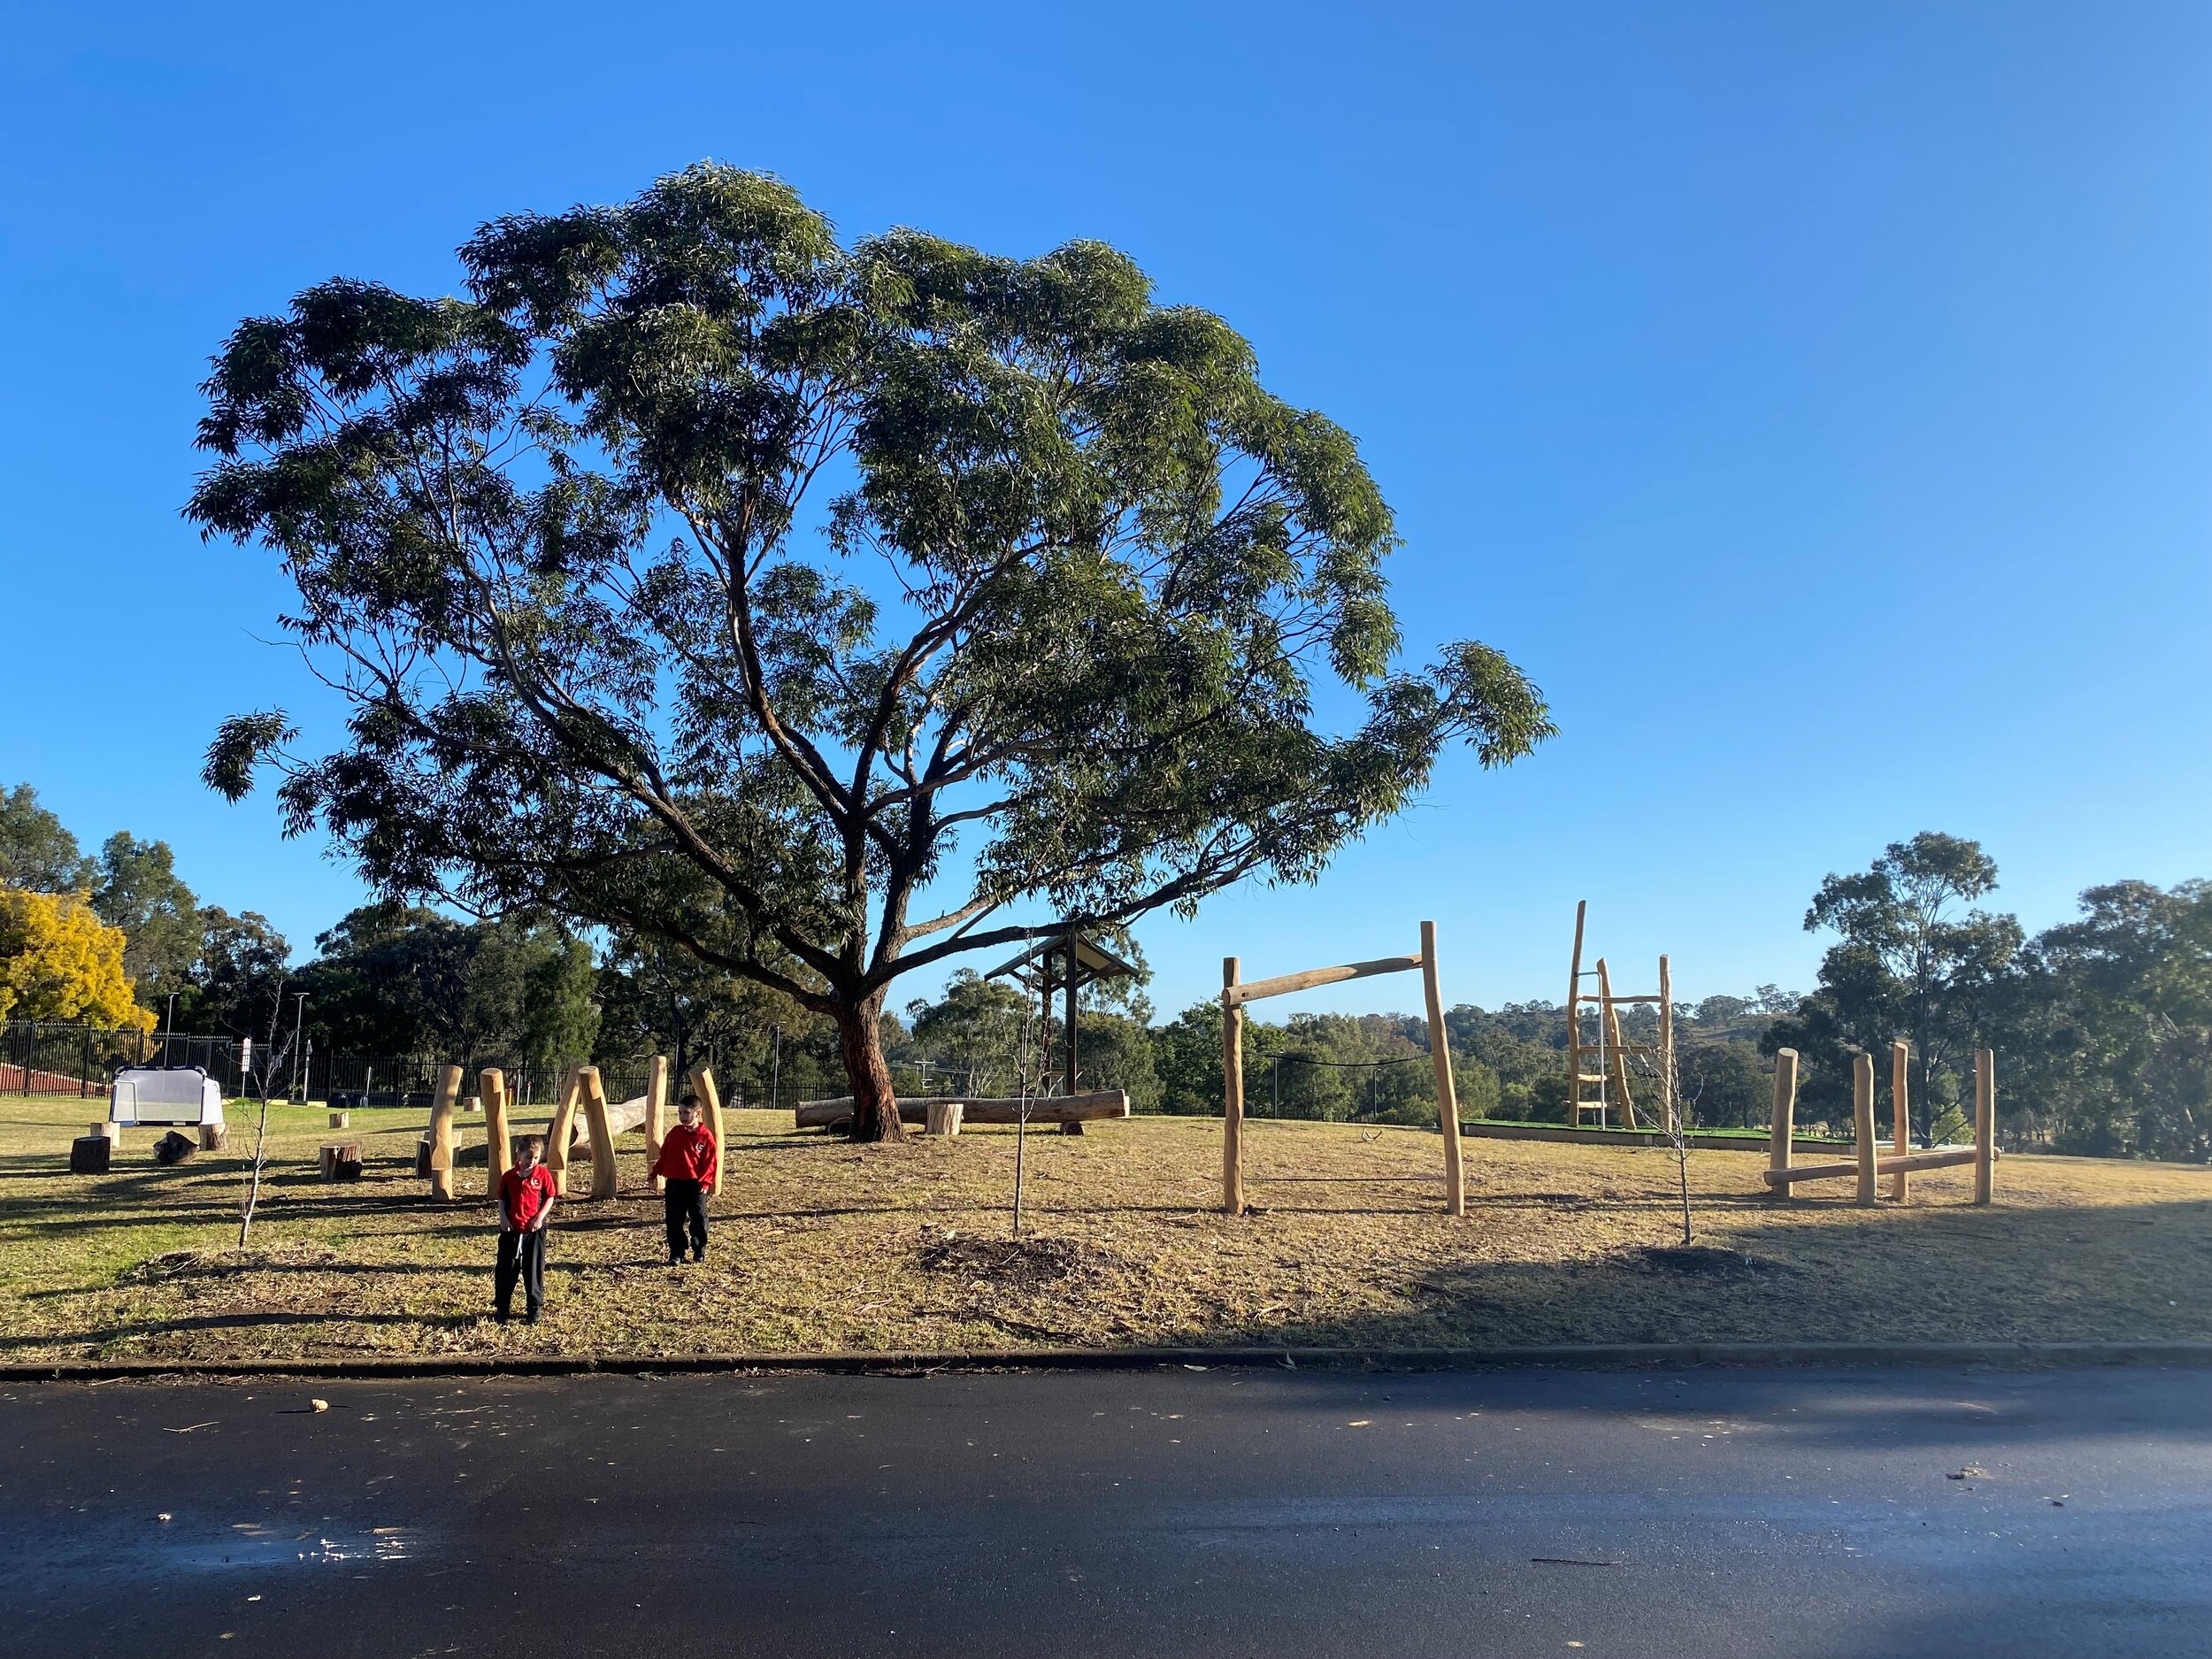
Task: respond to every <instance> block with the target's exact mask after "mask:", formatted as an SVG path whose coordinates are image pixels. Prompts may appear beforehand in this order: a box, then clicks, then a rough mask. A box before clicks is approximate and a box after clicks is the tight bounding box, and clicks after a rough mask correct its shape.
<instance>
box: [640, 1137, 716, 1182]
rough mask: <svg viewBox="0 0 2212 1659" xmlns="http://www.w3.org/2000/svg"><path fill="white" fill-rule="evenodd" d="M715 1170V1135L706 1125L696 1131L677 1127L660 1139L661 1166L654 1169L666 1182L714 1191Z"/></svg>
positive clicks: (657, 1165) (658, 1165) (659, 1164)
mask: <svg viewBox="0 0 2212 1659" xmlns="http://www.w3.org/2000/svg"><path fill="white" fill-rule="evenodd" d="M716 1167H717V1158H716V1154H715V1146H714V1132H713V1131H712V1130H710V1129H709V1128H708V1127H707V1126H706V1125H704V1124H701V1125H699V1126H698V1127H697V1128H695V1129H693V1128H687V1127H686V1126H685V1125H682V1124H678V1125H676V1126H675V1127H674V1128H672V1129H671V1130H670V1131H669V1132H668V1133H666V1134H664V1135H663V1136H662V1137H661V1156H660V1162H659V1163H657V1164H654V1165H653V1173H654V1174H656V1175H658V1176H660V1177H662V1178H663V1179H666V1180H672V1181H696V1182H698V1183H699V1185H700V1186H702V1187H711V1186H713V1185H714V1172H715V1169H716Z"/></svg>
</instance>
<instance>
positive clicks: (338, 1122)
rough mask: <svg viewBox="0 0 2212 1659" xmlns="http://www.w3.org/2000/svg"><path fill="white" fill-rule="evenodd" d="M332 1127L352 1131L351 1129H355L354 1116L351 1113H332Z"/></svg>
mask: <svg viewBox="0 0 2212 1659" xmlns="http://www.w3.org/2000/svg"><path fill="white" fill-rule="evenodd" d="M330 1126H331V1127H332V1128H333V1129H350V1128H352V1127H353V1114H352V1113H351V1112H333V1113H331V1114H330Z"/></svg>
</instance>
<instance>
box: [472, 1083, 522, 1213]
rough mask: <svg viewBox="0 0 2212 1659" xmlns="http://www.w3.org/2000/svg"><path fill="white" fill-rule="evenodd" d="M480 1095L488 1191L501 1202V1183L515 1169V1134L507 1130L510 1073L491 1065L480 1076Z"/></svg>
mask: <svg viewBox="0 0 2212 1659" xmlns="http://www.w3.org/2000/svg"><path fill="white" fill-rule="evenodd" d="M476 1093H477V1094H478V1095H479V1096H480V1098H481V1099H482V1101H483V1102H484V1191H485V1193H486V1194H487V1195H488V1196H489V1197H491V1198H493V1199H497V1198H498V1196H499V1183H500V1182H501V1181H503V1180H504V1179H506V1176H507V1171H509V1170H511V1169H512V1168H514V1166H515V1153H514V1142H513V1140H512V1139H511V1134H512V1132H511V1130H510V1129H509V1128H508V1127H507V1074H506V1073H505V1072H504V1071H501V1070H500V1069H499V1068H498V1067H497V1066H495V1065H488V1066H486V1067H485V1068H484V1069H483V1070H482V1071H479V1072H478V1073H477V1074H476Z"/></svg>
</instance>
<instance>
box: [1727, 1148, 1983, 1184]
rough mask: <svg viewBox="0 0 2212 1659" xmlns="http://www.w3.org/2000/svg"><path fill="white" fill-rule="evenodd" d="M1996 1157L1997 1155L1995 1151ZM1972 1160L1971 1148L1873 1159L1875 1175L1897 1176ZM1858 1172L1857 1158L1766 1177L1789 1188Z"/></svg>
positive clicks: (1798, 1166) (1771, 1172)
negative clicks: (1801, 1183) (1806, 1182)
mask: <svg viewBox="0 0 2212 1659" xmlns="http://www.w3.org/2000/svg"><path fill="white" fill-rule="evenodd" d="M1993 1155H1995V1154H1994V1149H1993ZM1998 1156H2001V1155H1998ZM1973 1161H1974V1148H1972V1147H1942V1148H1938V1149H1936V1150H1935V1151H1932V1152H1908V1153H1906V1154H1905V1155H1904V1156H1902V1157H1898V1156H1889V1157H1878V1158H1876V1159H1875V1160H1874V1172H1875V1173H1876V1174H1877V1175H1896V1174H1901V1173H1906V1172H1909V1171H1913V1170H1947V1169H1950V1168H1952V1167H1953V1166H1954V1165H1955V1164H1971V1163H1972V1162H1973ZM1858 1172H1859V1165H1858V1160H1856V1159H1853V1160H1852V1161H1851V1162H1850V1163H1848V1164H1791V1165H1790V1167H1789V1168H1788V1169H1786V1170H1767V1171H1763V1179H1765V1181H1766V1184H1767V1185H1768V1186H1769V1187H1786V1186H1789V1185H1791V1184H1792V1183H1793V1182H1796V1181H1832V1180H1844V1179H1848V1178H1850V1177H1852V1176H1855V1175H1856V1174H1857V1173H1858Z"/></svg>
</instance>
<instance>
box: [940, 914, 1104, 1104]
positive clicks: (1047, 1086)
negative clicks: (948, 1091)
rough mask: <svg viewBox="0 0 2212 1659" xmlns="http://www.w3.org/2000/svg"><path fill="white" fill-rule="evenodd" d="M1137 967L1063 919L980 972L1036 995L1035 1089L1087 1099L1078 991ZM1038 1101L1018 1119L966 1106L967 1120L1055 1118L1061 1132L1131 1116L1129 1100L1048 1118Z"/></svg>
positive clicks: (1067, 1099)
mask: <svg viewBox="0 0 2212 1659" xmlns="http://www.w3.org/2000/svg"><path fill="white" fill-rule="evenodd" d="M1136 972H1137V971H1136V969H1135V968H1133V967H1132V966H1131V965H1130V964H1128V963H1126V962H1124V961H1123V960H1122V959H1121V958H1120V957H1119V956H1116V955H1115V954H1114V953H1113V952H1112V951H1110V950H1109V949H1106V947H1105V946H1103V945H1102V944H1100V943H1099V942H1098V941H1096V940H1095V939H1093V938H1091V937H1090V936H1089V935H1088V934H1087V933H1083V932H1081V931H1080V930H1079V929H1078V928H1077V927H1076V926H1075V924H1074V923H1072V922H1066V923H1063V924H1061V925H1060V926H1058V927H1057V928H1056V929H1055V930H1054V931H1053V932H1052V933H1048V935H1046V937H1045V939H1044V940H1043V941H1042V942H1041V943H1038V944H1035V945H1032V946H1031V947H1030V948H1029V949H1027V950H1025V951H1024V952H1022V954H1021V955H1020V956H1016V957H1015V958H1014V959H1013V960H1012V961H1011V962H1008V963H1002V964H1000V965H999V966H997V967H995V968H994V969H992V970H991V971H990V972H988V973H987V974H985V975H984V976H983V977H984V978H985V979H1011V980H1013V981H1014V983H1015V984H1017V985H1018V986H1020V987H1022V988H1023V989H1024V990H1025V991H1028V992H1030V993H1031V994H1032V995H1034V996H1035V997H1036V998H1037V1000H1038V1016H1039V1017H1038V1021H1037V1037H1038V1045H1039V1048H1038V1056H1037V1074H1038V1078H1039V1079H1040V1082H1039V1087H1038V1090H1037V1092H1038V1094H1041V1095H1042V1096H1044V1097H1045V1098H1046V1099H1053V1098H1057V1099H1059V1100H1061V1101H1064V1102H1074V1101H1076V1100H1078V1099H1082V1098H1086V1097H1085V1096H1084V1095H1083V1093H1082V1089H1081V1087H1080V1085H1081V1075H1082V1074H1081V1069H1080V1067H1079V1065H1078V1064H1077V1056H1076V1048H1077V1043H1076V1030H1077V1026H1078V1025H1079V1021H1078V1020H1077V1018H1076V995H1077V994H1078V993H1079V992H1080V991H1081V990H1082V988H1083V987H1085V986H1087V985H1094V984H1096V983H1098V982H1099V981H1100V980H1102V979H1132V978H1133V977H1134V976H1135V974H1136ZM1055 990H1058V991H1059V993H1060V995H1061V1000H1062V1012H1061V1018H1060V1071H1061V1082H1060V1093H1059V1094H1058V1095H1057V1096H1054V1095H1053V1094H1052V994H1053V992H1054V991H1055ZM1021 1087H1028V1086H1027V1084H1023V1085H1022V1086H1021ZM1108 1092H1113V1091H1108ZM945 1103H947V1104H951V1103H953V1101H952V1098H951V1097H949V1096H948V1097H947V1099H946V1102H945ZM958 1103H960V1104H961V1105H963V1106H964V1107H965V1106H968V1105H969V1104H970V1102H964V1101H963V1102H958ZM1041 1103H1042V1102H1037V1101H1033V1102H1029V1108H1030V1110H1027V1111H1026V1112H1025V1113H1021V1114H1020V1115H1019V1116H1018V1117H1016V1118H1003V1119H999V1118H989V1117H986V1116H984V1115H983V1114H982V1113H981V1112H979V1111H976V1110H968V1111H967V1112H966V1114H965V1115H966V1120H967V1121H968V1122H969V1123H972V1124H976V1123H993V1122H1007V1123H1014V1122H1028V1123H1057V1124H1058V1125H1060V1133H1062V1134H1064V1135H1079V1134H1081V1133H1083V1125H1084V1124H1085V1122H1086V1121H1087V1118H1088V1117H1098V1118H1110V1117H1123V1118H1125V1117H1127V1116H1128V1115H1129V1112H1128V1108H1127V1105H1126V1104H1124V1106H1123V1109H1122V1110H1121V1111H1120V1112H1118V1113H1115V1112H1109V1111H1103V1110H1102V1111H1098V1112H1095V1113H1091V1114H1088V1115H1087V1114H1084V1113H1081V1112H1066V1113H1063V1114H1061V1115H1060V1116H1058V1117H1047V1116H1045V1115H1043V1114H1041V1113H1040V1112H1038V1111H1037V1110H1035V1108H1036V1106H1038V1105H1039V1104H1041ZM972 1104H973V1105H974V1106H978V1107H979V1106H981V1105H982V1104H983V1102H981V1101H977V1102H972ZM899 1118H900V1121H901V1122H904V1121H905V1118H906V1107H905V1103H904V1102H901V1103H900V1107H899Z"/></svg>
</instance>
